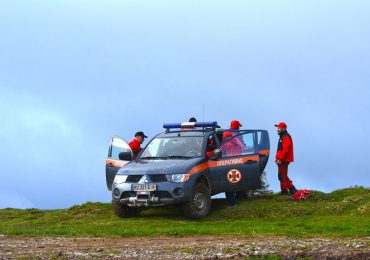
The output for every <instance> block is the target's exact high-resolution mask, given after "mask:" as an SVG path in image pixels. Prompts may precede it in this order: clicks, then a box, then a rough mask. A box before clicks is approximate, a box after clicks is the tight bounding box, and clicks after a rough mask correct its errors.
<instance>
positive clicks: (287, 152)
mask: <svg viewBox="0 0 370 260" xmlns="http://www.w3.org/2000/svg"><path fill="white" fill-rule="evenodd" d="M275 158H276V160H280V161H282V162H294V152H293V139H292V137H291V136H290V134H288V132H285V133H282V134H281V135H280V139H279V143H278V148H277V152H276V157H275Z"/></svg>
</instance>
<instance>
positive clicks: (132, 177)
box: [126, 175, 143, 183]
mask: <svg viewBox="0 0 370 260" xmlns="http://www.w3.org/2000/svg"><path fill="white" fill-rule="evenodd" d="M141 177H143V175H129V176H128V177H127V179H126V182H132V183H137V182H139V181H140V179H141Z"/></svg>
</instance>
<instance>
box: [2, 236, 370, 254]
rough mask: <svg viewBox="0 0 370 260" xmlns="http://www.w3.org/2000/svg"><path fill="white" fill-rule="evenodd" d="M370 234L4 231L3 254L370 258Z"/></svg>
mask: <svg viewBox="0 0 370 260" xmlns="http://www.w3.org/2000/svg"><path fill="white" fill-rule="evenodd" d="M369 244H370V237H368V238H361V239H318V238H314V239H291V238H284V237H254V238H246V237H231V236H230V237H229V236H194V237H151V238H147V237H145V238H124V237H120V238H116V237H115V238H94V237H91V238H89V237H78V238H71V237H20V236H3V235H0V259H15V258H33V259H35V258H36V259H50V258H60V259H90V258H96V259H98V258H99V259H101V258H106V259H112V258H116V259H117V258H126V259H149V258H150V259H176V258H177V259H186V258H188V259H190V258H191V259H244V258H246V257H255V256H266V255H269V256H271V255H277V256H281V257H282V258H283V259H295V258H313V259H370V248H369V246H368V245H369Z"/></svg>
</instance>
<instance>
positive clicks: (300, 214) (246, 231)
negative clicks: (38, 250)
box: [0, 187, 370, 237]
mask: <svg viewBox="0 0 370 260" xmlns="http://www.w3.org/2000/svg"><path fill="white" fill-rule="evenodd" d="M0 234H3V235H31V236H35V235H42V236H44V235H46V236H54V235H56V236H60V235H62V236H159V235H172V236H173V235H175V236H186V235H194V234H197V235H248V236H255V235H285V236H295V237H312V236H326V237H361V236H362V237H364V236H370V189H369V188H363V187H355V188H348V189H342V190H337V191H334V192H332V193H329V194H325V193H321V192H318V191H314V192H312V194H311V195H310V197H309V198H308V199H307V200H306V201H298V202H297V201H293V200H292V199H291V198H290V197H288V196H281V195H278V194H267V195H263V196H259V197H255V198H253V199H250V200H247V201H243V202H240V203H239V204H238V206H237V207H234V208H231V207H228V206H227V205H226V203H225V201H224V200H223V199H215V200H212V211H211V214H210V215H209V216H208V217H207V218H205V219H202V220H197V221H194V220H188V219H185V218H184V217H183V216H182V212H181V210H180V209H179V208H177V207H173V208H154V209H149V210H144V211H142V212H141V214H140V216H139V217H136V218H132V219H119V218H118V217H116V216H115V215H114V213H113V210H112V208H111V205H110V204H108V203H91V202H88V203H85V204H83V205H78V206H73V207H71V208H69V209H62V210H38V209H26V210H19V209H10V208H8V209H3V210H0Z"/></svg>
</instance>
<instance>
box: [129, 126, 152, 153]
mask: <svg viewBox="0 0 370 260" xmlns="http://www.w3.org/2000/svg"><path fill="white" fill-rule="evenodd" d="M145 138H148V137H147V136H146V135H145V134H144V132H142V131H139V132H136V134H135V138H134V139H132V141H131V142H130V143H129V144H128V145H129V146H130V148H131V150H132V152H133V153H134V158H136V157H137V156H138V155H139V153H140V152H141V144H142V143H143V142H144V139H145Z"/></svg>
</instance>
